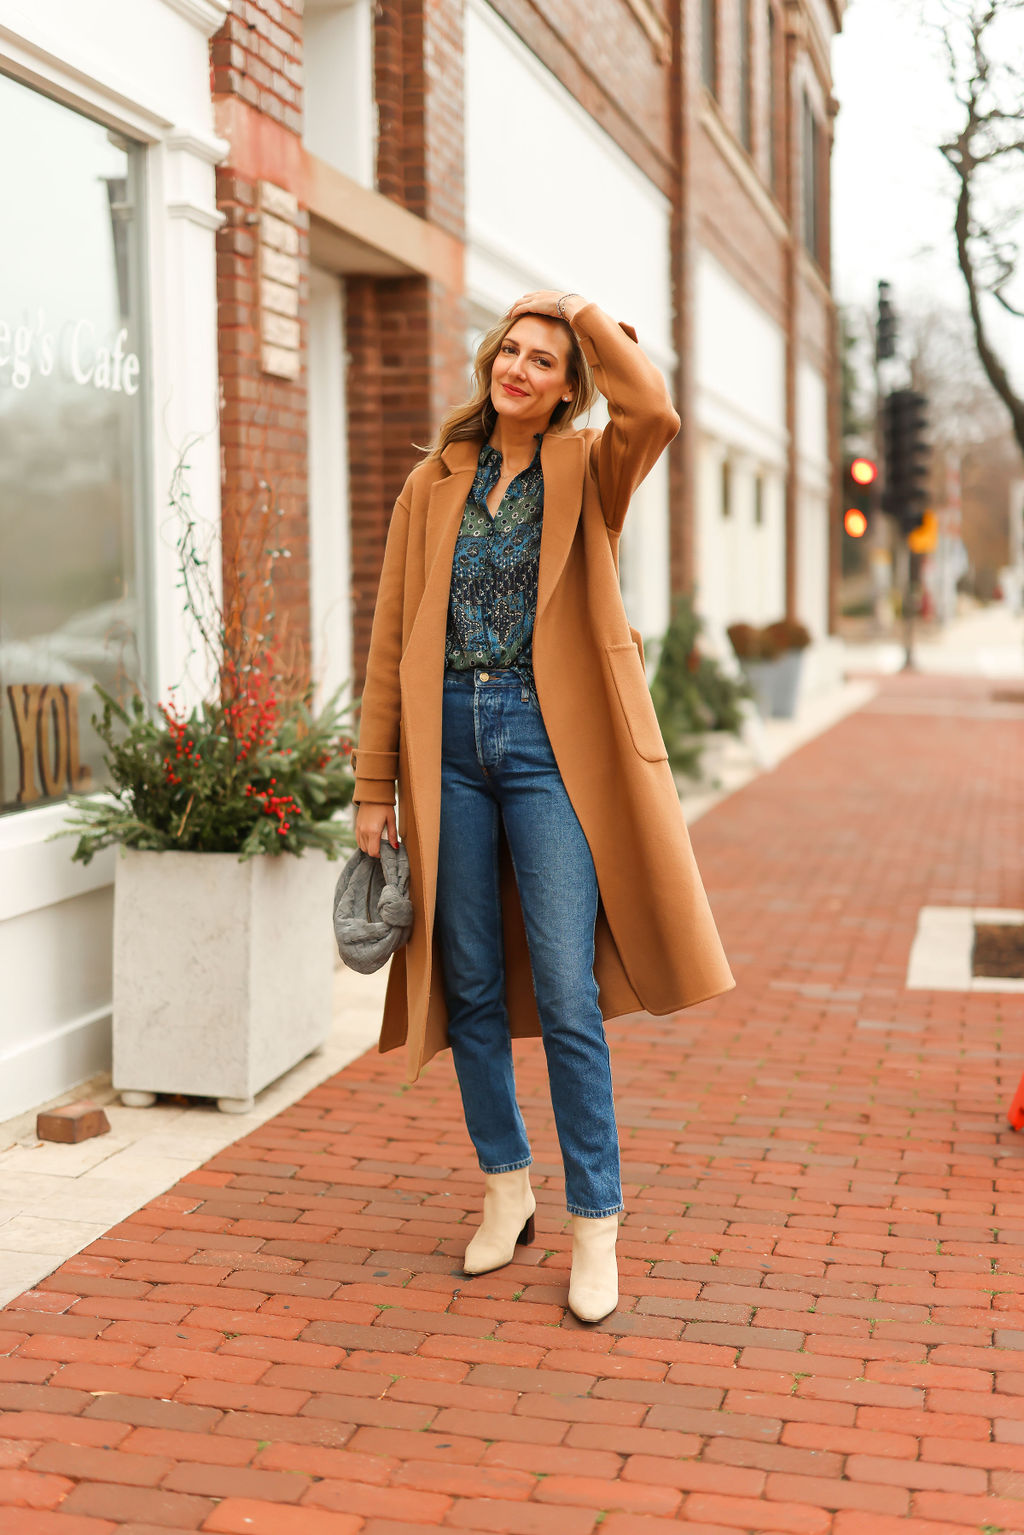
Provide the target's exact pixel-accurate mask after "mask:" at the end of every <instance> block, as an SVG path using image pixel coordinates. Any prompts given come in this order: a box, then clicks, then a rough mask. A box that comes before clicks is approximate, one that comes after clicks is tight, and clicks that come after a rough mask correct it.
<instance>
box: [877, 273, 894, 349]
mask: <svg viewBox="0 0 1024 1535" xmlns="http://www.w3.org/2000/svg"><path fill="white" fill-rule="evenodd" d="M875 356H876V357H877V359H878V361H879V362H884V361H885V359H886V358H887V357H895V356H896V311H895V309H894V308H893V307H892V300H891V299H890V298H889V284H888V283H887V282H880V283H879V284H878V325H877V327H876V329H875Z"/></svg>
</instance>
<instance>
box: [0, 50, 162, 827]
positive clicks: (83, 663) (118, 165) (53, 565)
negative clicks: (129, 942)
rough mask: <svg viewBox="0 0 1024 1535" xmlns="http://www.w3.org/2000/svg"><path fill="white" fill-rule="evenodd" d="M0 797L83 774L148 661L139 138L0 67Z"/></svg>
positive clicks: (28, 797) (53, 787)
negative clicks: (98, 728) (102, 729)
mask: <svg viewBox="0 0 1024 1535" xmlns="http://www.w3.org/2000/svg"><path fill="white" fill-rule="evenodd" d="M0 142H2V143H3V144H4V145H5V150H4V154H3V155H2V156H0V207H2V208H3V209H4V212H5V230H6V234H5V238H4V240H3V244H2V253H0V811H2V812H11V811H17V810H20V809H28V808H32V807H34V806H38V805H40V804H43V803H46V802H47V801H54V800H59V799H61V798H63V797H64V796H65V795H66V794H67V793H69V792H72V791H75V790H82V789H88V788H90V787H93V786H95V784H96V782H97V780H99V779H101V777H102V766H101V756H100V750H99V743H98V742H97V740H96V737H95V734H94V732H93V730H92V728H91V726H90V724H89V721H90V717H91V716H92V714H93V713H95V711H96V708H97V703H98V700H97V697H96V694H95V692H94V684H95V683H97V682H98V683H100V684H101V685H102V686H103V687H105V688H107V689H108V690H110V691H113V692H117V693H121V694H124V693H125V692H126V691H128V690H130V689H131V688H132V687H133V686H134V685H136V684H137V683H139V682H140V681H141V680H142V679H143V677H144V676H145V674H146V670H147V667H146V656H145V650H146V646H145V644H144V642H143V639H142V634H141V623H140V606H139V597H140V593H139V581H138V577H137V567H138V563H139V558H140V552H141V548H140V546H141V538H140V523H141V509H142V505H143V486H144V479H145V474H144V468H145V466H144V453H143V442H144V431H143V427H144V390H145V375H146V361H145V354H144V350H143V347H144V331H143V310H142V301H143V295H142V293H141V291H140V280H139V274H140V271H141V265H142V263H141V260H140V254H141V252H140V240H141V211H142V210H141V206H140V191H141V159H142V153H141V151H140V150H139V149H138V148H137V147H136V146H134V145H132V144H131V143H129V142H128V141H126V140H124V139H123V138H122V137H120V136H119V135H118V134H116V133H114V132H113V131H111V130H109V129H107V128H105V127H103V126H102V125H101V124H99V123H95V122H92V121H91V120H90V119H88V118H85V117H82V116H81V115H80V114H78V113H77V112H73V111H71V110H70V109H69V108H67V107H65V106H62V105H60V104H59V103H57V102H55V101H52V100H50V99H49V98H48V97H46V96H43V95H40V94H39V93H38V92H36V91H33V90H31V89H29V88H28V87H26V86H24V85H22V84H20V83H19V82H17V81H15V80H12V79H9V78H7V77H6V76H3V75H0Z"/></svg>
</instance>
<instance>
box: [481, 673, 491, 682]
mask: <svg viewBox="0 0 1024 1535" xmlns="http://www.w3.org/2000/svg"><path fill="white" fill-rule="evenodd" d="M490 680H491V674H490V672H481V673H480V681H481V682H490Z"/></svg>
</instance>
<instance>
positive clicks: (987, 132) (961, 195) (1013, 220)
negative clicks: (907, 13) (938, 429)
mask: <svg viewBox="0 0 1024 1535" xmlns="http://www.w3.org/2000/svg"><path fill="white" fill-rule="evenodd" d="M938 11H939V15H940V17H941V22H940V26H939V29H938V30H939V36H940V40H941V43H942V47H943V49H944V51H945V55H946V59H947V63H948V68H949V78H950V81H951V83H952V86H953V89H954V92H955V94H956V99H957V101H958V103H959V105H960V107H961V109H962V112H963V116H962V119H961V123H960V129H959V132H958V133H957V134H956V136H955V137H953V138H950V139H949V141H948V142H947V143H944V144H942V145H940V146H939V147H940V148H941V150H942V153H943V155H944V156H945V157H946V160H947V162H948V163H949V165H950V167H951V168H952V170H953V173H954V175H955V176H956V178H957V181H958V196H957V206H956V221H955V225H954V228H955V233H956V252H957V260H958V262H959V265H960V270H961V272H962V273H963V278H964V282H965V284H966V286H967V298H968V304H969V307H970V314H971V323H972V326H973V329H974V341H975V346H976V349H977V353H978V357H979V359H980V361H981V365H982V367H983V368H984V370H985V374H986V377H987V378H988V380H989V382H990V383H991V385H992V388H993V389H994V390H995V392H996V394H997V395H998V396H999V398H1000V399H1001V400H1002V402H1003V404H1004V405H1005V406H1006V408H1007V410H1008V411H1009V412H1010V418H1011V421H1012V424H1013V433H1014V436H1015V438H1016V439H1017V443H1018V445H1019V447H1020V450H1021V452H1022V453H1024V398H1022V396H1021V395H1020V394H1019V393H1018V392H1017V390H1016V389H1015V387H1014V384H1013V381H1012V380H1011V378H1010V374H1009V371H1008V369H1007V366H1006V364H1005V363H1004V361H1003V358H1002V356H1001V355H1000V352H999V350H998V348H997V346H996V343H995V341H994V339H993V333H992V327H991V325H990V323H989V315H990V314H992V313H994V312H996V309H997V308H998V310H1001V311H1002V312H1003V313H1004V314H1006V315H1010V316H1013V317H1014V318H1016V319H1024V309H1022V308H1020V307H1019V306H1018V302H1017V301H1016V300H1015V298H1014V296H1013V290H1014V282H1015V279H1016V278H1017V276H1018V271H1019V266H1020V248H1019V243H1018V231H1019V225H1020V220H1021V205H1020V201H1019V198H1018V196H1017V195H1016V194H1015V193H1012V192H1011V194H1010V195H1009V196H1008V195H1007V190H1008V186H1009V183H1010V181H1011V179H1012V178H1013V177H1014V175H1015V173H1017V174H1019V172H1020V171H1021V169H1022V167H1024V57H1022V54H1021V49H1020V44H1019V38H1020V23H1021V20H1022V19H1024V0H941V4H940V6H939V7H938ZM986 300H988V301H989V302H986Z"/></svg>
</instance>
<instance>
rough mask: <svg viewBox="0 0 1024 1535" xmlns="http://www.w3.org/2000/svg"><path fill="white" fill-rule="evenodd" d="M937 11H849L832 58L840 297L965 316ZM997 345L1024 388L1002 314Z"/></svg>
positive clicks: (874, 5) (1012, 329)
mask: <svg viewBox="0 0 1024 1535" xmlns="http://www.w3.org/2000/svg"><path fill="white" fill-rule="evenodd" d="M936 3H937V0H850V4H849V5H848V6H847V9H846V14H845V17H844V21H843V31H842V34H841V36H840V37H838V38H837V39H836V42H835V46H834V52H833V66H834V78H835V94H836V96H837V98H838V100H839V103H840V111H839V116H838V118H837V120H836V143H835V157H834V161H833V171H834V204H833V208H834V212H833V219H834V224H833V229H834V246H833V261H834V267H835V289H836V295H837V297H838V299H839V301H840V303H845V304H866V305H873V304H874V302H875V290H876V285H877V283H878V280H879V278H886V279H887V280H888V281H889V282H891V283H892V285H893V290H894V295H893V296H894V299H895V302H896V306H897V310H899V308H900V305H901V303H902V304H903V305H904V306H906V305H910V306H913V305H914V304H915V303H919V304H921V306H922V307H924V305H925V304H927V303H928V301H929V300H931V301H935V300H938V301H939V302H945V303H949V304H950V305H951V306H955V307H956V308H957V309H958V310H960V311H965V310H966V299H965V291H966V290H965V288H964V283H963V279H962V277H961V276H960V273H959V269H958V267H957V265H956V253H955V249H954V245H953V234H952V223H953V216H954V211H955V197H956V186H955V181H954V178H953V176H952V174H951V172H950V170H949V169H948V167H947V166H946V163H945V161H944V159H943V158H942V156H941V154H940V153H939V151H938V149H937V147H936V146H937V145H938V144H939V143H940V142H942V140H943V138H944V137H945V136H948V135H949V133H950V131H951V129H953V128H954V127H955V125H956V123H957V116H958V109H957V106H956V102H955V100H954V99H953V97H952V94H951V90H950V86H949V84H948V82H947V80H946V77H945V72H944V68H943V62H942V59H941V57H940V55H939V51H938V49H937V48H936V46H935V45H934V43H933V42H932V41H931V40H930V38H929V36H928V34H927V31H926V29H925V27H924V26H923V24H922V17H923V16H924V15H926V14H927V13H929V12H931V13H932V14H933V15H934V13H935V7H936ZM994 323H995V325H996V327H997V331H996V334H995V339H996V340H997V342H998V344H999V346H1000V349H1001V350H1003V351H1004V352H1005V354H1006V355H1007V357H1008V358H1009V359H1012V364H1013V371H1014V373H1015V375H1017V376H1018V377H1019V379H1020V381H1021V383H1022V384H1024V321H1014V320H1011V319H1010V318H1009V317H1008V316H1003V315H1002V314H1000V315H999V316H998V317H997V318H996V319H995V322H994Z"/></svg>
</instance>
